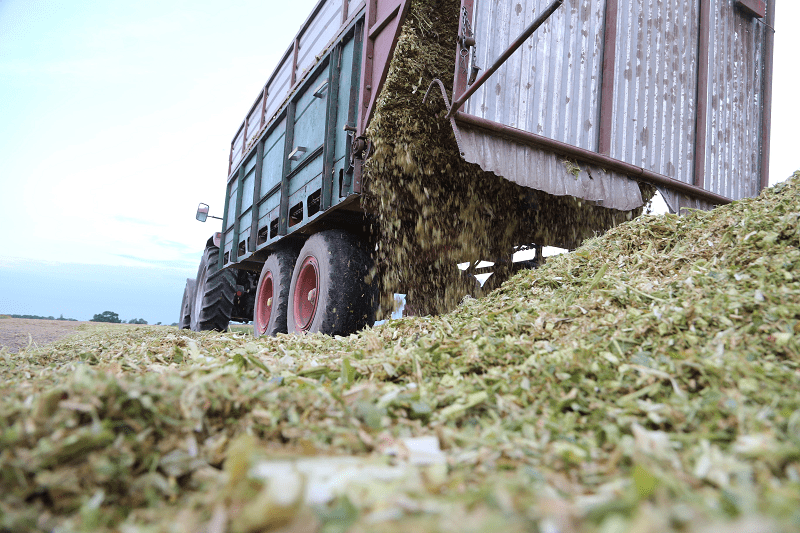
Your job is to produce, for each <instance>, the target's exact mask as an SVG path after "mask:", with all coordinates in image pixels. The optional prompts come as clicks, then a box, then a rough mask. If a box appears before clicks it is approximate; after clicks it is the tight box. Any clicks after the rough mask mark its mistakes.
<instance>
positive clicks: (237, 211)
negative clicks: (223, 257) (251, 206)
mask: <svg viewBox="0 0 800 533" xmlns="http://www.w3.org/2000/svg"><path fill="white" fill-rule="evenodd" d="M246 166H247V163H246V162H245V161H244V160H242V164H241V165H240V166H239V176H238V177H237V178H236V181H237V183H236V207H235V208H234V216H233V239H232V240H231V255H230V258H231V261H236V259H237V258H238V257H239V222H240V221H239V217H241V215H242V185H243V184H244V168H245V167H246Z"/></svg>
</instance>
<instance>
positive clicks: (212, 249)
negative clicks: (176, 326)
mask: <svg viewBox="0 0 800 533" xmlns="http://www.w3.org/2000/svg"><path fill="white" fill-rule="evenodd" d="M218 257H219V248H217V247H216V246H207V247H206V250H205V252H203V258H202V259H201V260H200V267H199V268H198V269H197V279H196V280H195V283H196V287H195V293H194V301H193V303H192V312H191V323H190V327H191V330H192V331H208V330H212V329H213V330H217V331H225V330H227V329H228V324H229V323H230V321H231V313H232V312H233V299H234V297H235V296H236V272H235V271H234V270H232V269H227V270H220V269H219V259H218Z"/></svg>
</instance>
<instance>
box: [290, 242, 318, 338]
mask: <svg viewBox="0 0 800 533" xmlns="http://www.w3.org/2000/svg"><path fill="white" fill-rule="evenodd" d="M318 292H319V265H318V264H317V259H316V258H315V257H314V256H309V257H306V258H305V259H304V260H303V264H302V265H301V266H300V274H299V275H298V276H297V286H296V287H295V289H294V294H293V295H292V297H293V303H294V323H295V324H297V327H298V329H299V330H300V331H308V329H309V328H310V327H311V322H313V321H314V315H315V314H317V302H318V301H319V298H318V297H317V296H318Z"/></svg>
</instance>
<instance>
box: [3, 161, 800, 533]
mask: <svg viewBox="0 0 800 533" xmlns="http://www.w3.org/2000/svg"><path fill="white" fill-rule="evenodd" d="M799 246H800V172H798V173H796V174H795V175H794V176H793V177H792V178H791V179H790V180H789V181H788V182H787V183H784V184H780V185H777V186H775V187H773V188H771V189H768V190H766V191H765V192H764V193H762V195H761V196H760V197H759V198H757V199H753V200H745V201H741V202H736V203H734V204H732V205H730V206H726V207H722V208H719V209H717V210H715V211H714V212H711V213H704V212H694V213H691V214H689V215H687V216H684V217H681V218H678V217H675V216H671V215H664V216H646V217H640V218H638V219H636V220H634V221H633V222H631V223H628V224H624V225H622V226H619V227H617V228H614V229H612V230H611V231H609V232H608V233H607V234H606V235H604V236H602V237H599V238H596V239H593V240H591V241H589V242H587V243H585V244H584V246H582V247H580V248H579V249H578V250H576V251H575V252H574V253H571V254H567V255H562V256H559V257H557V258H553V259H552V260H551V261H549V262H548V263H547V264H546V265H545V266H543V267H541V268H540V269H538V270H536V271H524V272H521V273H519V274H518V275H516V276H515V277H514V278H512V279H511V280H510V281H509V282H508V283H506V284H505V285H504V286H503V287H502V288H501V289H499V290H498V291H495V292H494V293H492V294H491V295H489V296H488V297H486V298H483V299H480V300H475V299H467V300H465V301H464V302H463V303H462V305H460V306H459V308H458V309H457V310H456V311H455V312H453V313H451V314H447V315H442V316H439V317H435V318H411V319H403V320H397V321H392V322H389V323H388V324H385V325H383V326H379V327H376V328H374V329H369V330H365V331H364V332H362V333H360V334H359V335H353V336H350V337H348V338H329V337H324V336H318V335H315V336H305V337H294V336H280V337H278V338H270V339H258V340H257V341H254V340H253V339H252V337H250V336H246V335H243V334H234V333H227V334H216V333H203V334H199V333H191V332H182V331H177V330H175V329H173V328H166V327H161V328H158V327H137V328H126V329H124V330H121V329H115V328H113V327H106V328H105V329H96V330H90V331H86V332H84V333H83V334H82V335H81V336H80V337H76V338H74V339H72V340H70V341H69V342H64V343H61V344H58V345H55V346H54V347H52V348H50V349H47V350H43V351H39V352H22V353H20V354H9V353H7V352H4V353H2V354H1V355H0V378H1V379H2V391H0V392H1V393H2V394H0V494H2V497H0V512H2V515H0V529H5V530H11V531H31V530H46V531H50V530H53V528H56V527H59V528H61V529H60V530H63V531H112V530H113V531H116V530H120V531H125V532H135V531H148V532H149V531H210V532H222V531H237V532H238V531H270V530H277V529H279V528H284V529H283V530H284V531H398V532H399V531H459V532H460V531H498V530H502V531H548V532H552V531H561V532H572V531H582V532H594V531H598V532H612V531H614V532H616V531H637V532H650V531H652V532H664V531H730V532H733V531H755V530H758V531H796V530H797V529H798V528H799V527H800V512H798V509H800V342H798V338H800V274H798V272H800V249H798V247H799ZM425 438H427V439H425Z"/></svg>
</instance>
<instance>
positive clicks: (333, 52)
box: [180, 0, 775, 336]
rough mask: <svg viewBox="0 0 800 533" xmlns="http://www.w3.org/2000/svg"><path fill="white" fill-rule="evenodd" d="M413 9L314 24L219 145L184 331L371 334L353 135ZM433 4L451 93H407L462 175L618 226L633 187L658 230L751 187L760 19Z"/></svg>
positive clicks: (533, 0) (765, 6)
mask: <svg viewBox="0 0 800 533" xmlns="http://www.w3.org/2000/svg"><path fill="white" fill-rule="evenodd" d="M414 1H415V0H366V1H364V0H320V1H319V2H318V3H317V5H316V6H315V7H314V9H313V11H312V12H311V14H310V15H309V16H308V18H307V20H306V21H305V23H304V24H303V25H302V27H301V28H300V30H299V32H298V33H297V35H296V36H295V38H294V40H293V41H292V43H291V45H290V46H289V48H288V49H287V50H286V52H285V54H284V55H283V57H282V59H281V61H280V62H279V64H278V66H277V68H276V69H275V71H274V72H273V73H272V75H271V76H270V77H269V79H268V80H267V83H266V84H265V85H264V87H263V89H262V90H261V92H260V93H259V95H258V97H257V98H256V99H255V101H254V103H253V104H252V106H251V107H250V108H249V110H248V111H247V114H246V116H245V118H244V120H243V122H242V124H241V126H240V127H239V129H238V130H237V132H236V135H235V136H234V138H233V141H232V142H231V150H230V157H229V162H228V176H227V184H226V188H225V191H226V192H225V201H224V213H223V217H222V231H221V232H219V233H216V234H214V236H213V237H211V238H209V239H208V241H207V243H206V248H205V252H204V254H203V257H202V260H201V263H200V267H199V269H198V273H197V277H196V278H195V279H190V280H187V283H186V287H185V291H184V296H183V301H182V305H181V315H180V326H181V327H182V328H191V329H192V330H196V331H199V330H207V329H217V330H223V329H225V328H226V327H227V326H228V323H229V321H230V320H237V321H250V320H252V321H253V325H254V332H255V334H256V335H257V336H258V335H274V334H276V333H279V332H286V331H288V332H323V333H329V334H347V333H350V332H353V331H356V330H358V329H360V328H362V327H364V326H365V325H369V324H371V322H372V321H373V320H374V319H375V311H376V301H377V299H376V294H377V291H378V288H377V287H376V283H375V282H374V281H373V282H370V281H369V278H370V276H369V273H370V270H371V267H372V253H371V252H372V250H373V249H374V246H375V243H374V238H375V237H374V232H373V231H372V230H371V228H372V225H373V224H374V220H373V218H372V217H371V214H370V213H369V212H367V210H366V209H365V208H364V206H363V205H362V201H361V200H362V185H363V183H362V181H363V180H362V177H363V169H364V163H365V161H366V160H368V158H369V156H370V150H369V147H370V139H369V137H368V134H367V127H368V125H369V123H370V120H371V119H372V117H373V114H374V112H375V107H376V101H377V98H378V96H379V95H380V93H381V89H382V87H383V84H384V81H385V80H386V77H387V73H388V72H389V69H390V65H391V62H392V59H393V55H394V53H395V49H396V46H397V43H398V39H399V37H400V35H401V30H402V28H403V25H404V23H405V22H406V20H407V17H408V12H409V10H410V9H411V7H412V4H413V2H414ZM416 1H420V0H416ZM431 1H435V0H431ZM446 1H451V2H455V3H459V2H460V6H459V17H458V38H457V39H456V40H455V42H452V43H448V46H452V50H453V56H452V57H453V61H452V64H453V75H452V79H445V80H438V79H436V80H434V79H432V80H424V83H425V86H426V87H427V88H428V92H427V94H425V98H426V99H432V98H440V99H443V101H444V105H445V107H446V110H447V118H448V119H449V123H450V126H451V128H452V134H453V135H454V136H455V139H456V142H457V146H458V150H459V155H460V157H462V158H463V159H464V160H466V161H467V162H469V163H473V164H475V165H479V166H480V168H481V169H482V170H483V171H486V172H491V173H493V174H496V175H497V176H500V177H501V178H503V179H506V180H509V181H511V182H514V183H517V184H519V185H521V186H524V187H527V188H529V189H532V190H535V191H541V192H543V193H546V194H548V195H553V196H570V197H574V198H578V199H580V200H581V201H585V202H587V203H590V204H592V205H594V206H599V207H602V208H606V209H613V210H619V211H623V212H625V211H632V210H635V209H637V208H640V207H641V206H642V205H643V204H644V202H645V198H643V197H642V194H641V188H640V186H639V184H640V183H644V184H647V185H649V186H652V187H655V188H657V189H658V190H659V191H660V192H661V194H662V195H663V197H664V199H665V201H666V203H667V204H668V206H669V208H670V210H671V211H673V212H680V210H681V209H683V208H686V207H689V208H700V209H709V208H712V207H713V206H715V205H720V204H725V203H729V202H730V201H732V200H736V199H740V198H744V197H749V196H755V195H756V194H758V192H759V191H760V190H761V189H762V188H764V187H766V185H767V183H768V163H769V133H770V108H771V94H772V89H771V78H772V55H773V39H774V30H773V27H774V18H775V0H767V1H764V0H663V1H659V2H654V1H653V0H629V1H627V2H621V1H619V0H556V1H553V0H441V1H440V3H443V2H446ZM423 89H424V88H423ZM420 92H421V93H423V92H424V90H423V91H420ZM421 97H422V94H420V98H421ZM448 134H449V132H448ZM207 215H208V206H207V205H203V204H201V208H200V209H199V210H198V219H200V220H205V218H206V216H207ZM520 244H528V243H520ZM539 244H553V243H539Z"/></svg>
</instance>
